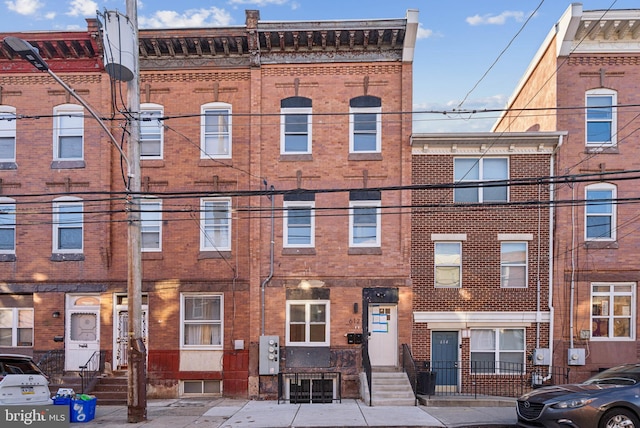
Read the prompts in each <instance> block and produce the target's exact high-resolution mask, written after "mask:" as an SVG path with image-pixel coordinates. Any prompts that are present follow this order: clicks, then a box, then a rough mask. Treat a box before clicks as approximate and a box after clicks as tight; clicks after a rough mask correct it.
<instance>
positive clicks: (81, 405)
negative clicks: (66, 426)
mask: <svg viewBox="0 0 640 428" xmlns="http://www.w3.org/2000/svg"><path fill="white" fill-rule="evenodd" d="M97 401H98V400H97V399H96V398H95V397H93V398H91V399H90V400H78V399H75V398H74V399H72V400H71V408H70V412H71V422H89V421H91V420H93V418H95V417H96V404H97Z"/></svg>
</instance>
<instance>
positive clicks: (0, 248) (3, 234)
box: [0, 198, 16, 254]
mask: <svg viewBox="0 0 640 428" xmlns="http://www.w3.org/2000/svg"><path fill="white" fill-rule="evenodd" d="M15 252H16V202H15V200H13V199H10V198H0V254H14V253H15Z"/></svg>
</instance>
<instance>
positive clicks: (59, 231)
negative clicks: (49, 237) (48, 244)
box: [53, 198, 83, 253]
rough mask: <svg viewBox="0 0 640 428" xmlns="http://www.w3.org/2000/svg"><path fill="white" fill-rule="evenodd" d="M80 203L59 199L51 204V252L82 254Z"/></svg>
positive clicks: (75, 200)
mask: <svg viewBox="0 0 640 428" xmlns="http://www.w3.org/2000/svg"><path fill="white" fill-rule="evenodd" d="M82 211H83V210H82V202H81V201H80V200H79V199H76V198H60V199H58V200H56V201H54V203H53V252H54V253H79V252H82V228H83V216H82Z"/></svg>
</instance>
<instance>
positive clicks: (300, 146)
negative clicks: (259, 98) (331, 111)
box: [280, 108, 312, 155]
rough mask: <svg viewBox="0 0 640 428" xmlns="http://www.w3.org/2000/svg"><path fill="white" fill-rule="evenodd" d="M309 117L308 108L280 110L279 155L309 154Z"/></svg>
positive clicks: (309, 111) (309, 110)
mask: <svg viewBox="0 0 640 428" xmlns="http://www.w3.org/2000/svg"><path fill="white" fill-rule="evenodd" d="M311 117H312V116H311V109H310V108H283V109H281V110H280V141H281V145H280V153H282V154H287V155H290V154H296V155H297V154H308V153H311Z"/></svg>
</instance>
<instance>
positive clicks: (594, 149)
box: [584, 145, 620, 154]
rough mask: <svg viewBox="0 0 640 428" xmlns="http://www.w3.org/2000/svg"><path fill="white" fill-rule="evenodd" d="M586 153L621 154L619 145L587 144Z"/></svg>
mask: <svg viewBox="0 0 640 428" xmlns="http://www.w3.org/2000/svg"><path fill="white" fill-rule="evenodd" d="M584 152H585V153H608V154H619V153H620V149H618V146H617V145H611V146H597V145H594V146H585V148H584Z"/></svg>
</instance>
